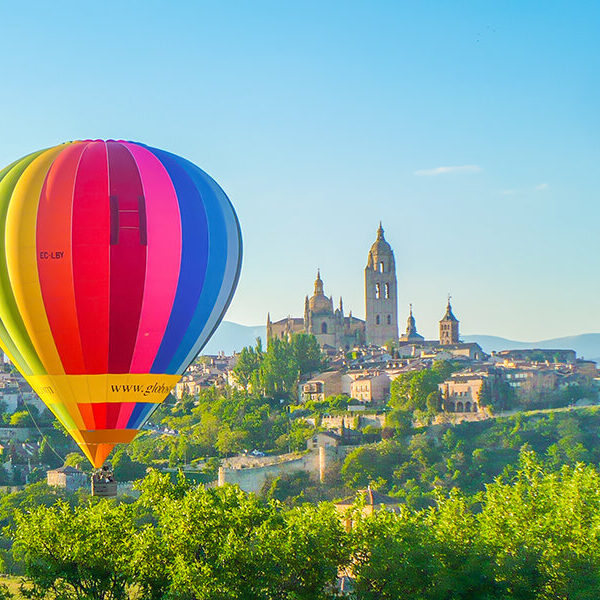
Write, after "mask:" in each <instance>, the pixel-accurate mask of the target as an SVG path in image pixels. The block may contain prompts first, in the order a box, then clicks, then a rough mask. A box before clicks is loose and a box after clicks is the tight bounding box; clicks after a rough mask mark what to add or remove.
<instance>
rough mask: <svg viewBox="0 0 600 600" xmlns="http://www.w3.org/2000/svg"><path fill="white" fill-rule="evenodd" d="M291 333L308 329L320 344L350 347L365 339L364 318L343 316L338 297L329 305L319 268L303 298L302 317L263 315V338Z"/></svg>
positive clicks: (363, 341)
mask: <svg viewBox="0 0 600 600" xmlns="http://www.w3.org/2000/svg"><path fill="white" fill-rule="evenodd" d="M292 333H312V334H313V335H314V336H315V337H316V338H317V340H318V342H319V344H320V345H321V347H322V348H326V347H330V348H333V349H336V350H337V349H338V348H352V347H354V346H362V345H364V343H365V322H364V321H363V320H362V319H358V318H356V317H353V316H352V311H350V314H349V315H348V316H347V317H346V316H344V305H343V302H342V299H341V298H340V304H339V306H338V308H336V309H335V310H334V309H333V299H332V298H331V297H328V296H326V295H325V293H324V292H323V280H322V279H321V272H320V271H317V279H316V280H315V289H314V294H313V295H312V296H311V297H310V298H309V297H308V296H306V298H305V299H304V317H303V318H301V319H299V318H293V317H288V318H286V319H281V321H276V322H275V323H272V322H271V317H270V315H267V340H271V339H273V338H274V337H279V338H287V337H289V336H290V335H291V334H292Z"/></svg>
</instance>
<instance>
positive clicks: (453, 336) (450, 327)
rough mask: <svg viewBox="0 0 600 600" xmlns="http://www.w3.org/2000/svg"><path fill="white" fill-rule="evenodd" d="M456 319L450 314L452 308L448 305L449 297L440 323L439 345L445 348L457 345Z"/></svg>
mask: <svg viewBox="0 0 600 600" xmlns="http://www.w3.org/2000/svg"><path fill="white" fill-rule="evenodd" d="M459 342H460V340H459V337H458V319H457V318H456V317H455V316H454V315H453V314H452V306H451V305H450V296H448V305H447V306H446V314H445V315H444V317H443V318H442V320H441V321H440V345H442V346H446V345H450V344H458V343H459Z"/></svg>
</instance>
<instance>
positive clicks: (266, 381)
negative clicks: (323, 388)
mask: <svg viewBox="0 0 600 600" xmlns="http://www.w3.org/2000/svg"><path fill="white" fill-rule="evenodd" d="M299 375H300V365H299V364H298V361H297V359H296V357H295V355H294V352H293V350H292V347H291V344H290V343H289V342H287V341H286V340H281V339H279V338H274V339H272V340H271V341H270V342H269V347H268V348H267V351H266V353H265V355H264V359H263V361H262V364H261V367H260V371H259V378H260V384H261V389H262V391H263V393H264V394H265V395H266V396H269V397H271V398H276V399H279V398H281V399H284V398H285V399H289V398H291V397H292V396H293V395H294V393H295V392H296V383H297V381H298V377H299Z"/></svg>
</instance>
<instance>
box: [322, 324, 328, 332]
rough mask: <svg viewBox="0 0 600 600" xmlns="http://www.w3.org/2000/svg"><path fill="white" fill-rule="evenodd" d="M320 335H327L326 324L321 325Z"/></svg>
mask: <svg viewBox="0 0 600 600" xmlns="http://www.w3.org/2000/svg"><path fill="white" fill-rule="evenodd" d="M321 333H327V323H321Z"/></svg>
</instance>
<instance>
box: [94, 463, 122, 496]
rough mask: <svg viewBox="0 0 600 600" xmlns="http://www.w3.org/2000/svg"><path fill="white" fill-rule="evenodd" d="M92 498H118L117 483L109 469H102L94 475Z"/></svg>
mask: <svg viewBox="0 0 600 600" xmlns="http://www.w3.org/2000/svg"><path fill="white" fill-rule="evenodd" d="M92 496H98V497H99V498H116V497H117V482H116V481H115V478H114V476H113V473H112V471H111V470H110V469H109V468H108V467H102V468H101V469H98V470H97V471H96V472H95V473H94V474H93V475H92Z"/></svg>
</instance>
